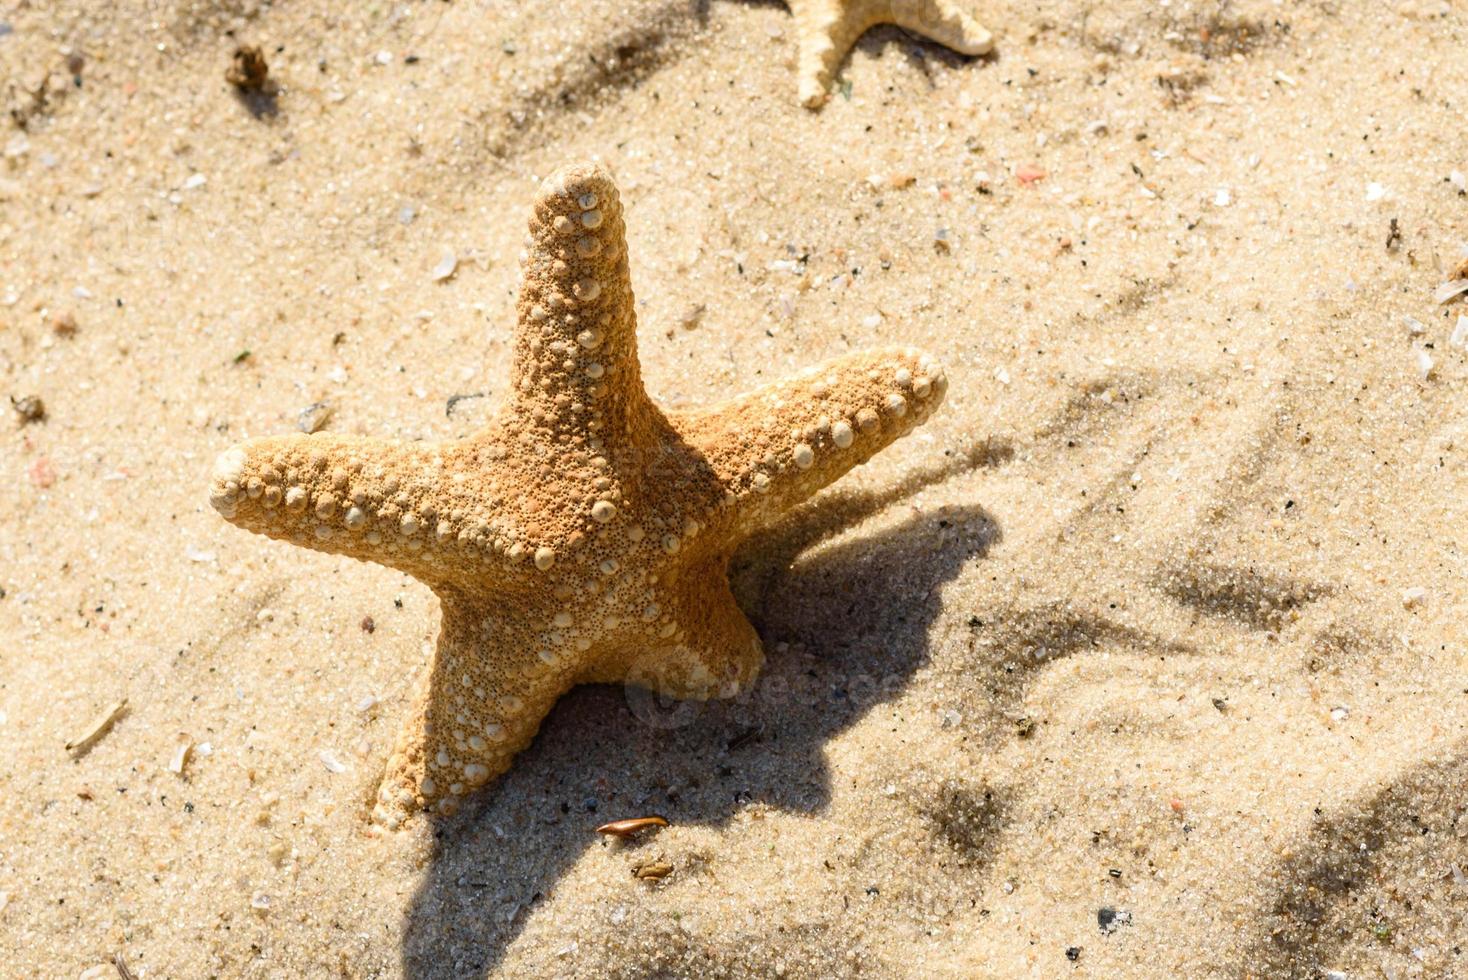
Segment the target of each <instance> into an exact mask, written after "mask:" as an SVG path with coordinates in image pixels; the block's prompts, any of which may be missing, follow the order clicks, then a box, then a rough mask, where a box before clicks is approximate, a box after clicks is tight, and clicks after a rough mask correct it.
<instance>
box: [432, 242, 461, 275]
mask: <svg viewBox="0 0 1468 980" xmlns="http://www.w3.org/2000/svg"><path fill="white" fill-rule="evenodd" d="M458 268H459V256H458V255H456V254H455V253H454V250H453V249H445V250H444V253H443V256H442V257H441V258H439V260H438V264H437V265H435V266H434V267H433V281H434V282H443V281H444V280H446V279H448V278H450V277H451V276H452V275H453V274H454V272H455V271H457V270H458Z"/></svg>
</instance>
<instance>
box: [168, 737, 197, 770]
mask: <svg viewBox="0 0 1468 980" xmlns="http://www.w3.org/2000/svg"><path fill="white" fill-rule="evenodd" d="M193 752H194V740H193V738H192V737H191V736H190V735H189V733H188V732H179V733H178V739H177V741H176V742H175V743H174V747H173V755H171V756H170V757H169V759H168V771H169V772H171V773H173V774H174V775H175V776H182V775H183V774H184V769H185V768H187V767H188V764H189V758H190V756H192V755H193Z"/></svg>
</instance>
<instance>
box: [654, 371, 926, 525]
mask: <svg viewBox="0 0 1468 980" xmlns="http://www.w3.org/2000/svg"><path fill="white" fill-rule="evenodd" d="M947 384H948V382H947V379H946V377H945V376H944V374H943V369H942V367H941V366H940V365H938V363H937V362H936V361H934V360H933V359H932V358H931V357H929V356H928V355H927V354H925V353H924V352H923V351H920V350H916V349H914V348H910V347H905V348H886V349H879V350H871V351H862V352H860V353H856V354H849V355H847V356H845V357H839V358H836V359H834V360H831V361H827V362H826V363H824V364H821V365H817V366H816V367H815V368H813V369H810V370H807V371H803V372H801V373H800V374H798V375H796V376H795V377H793V378H788V379H786V380H783V381H777V382H775V383H773V384H770V385H767V386H765V387H763V388H760V389H758V390H756V391H753V392H750V393H749V394H747V395H743V396H741V397H739V398H736V399H734V400H733V401H730V402H726V403H724V404H723V405H719V406H715V407H714V408H712V409H709V410H707V411H704V412H698V413H690V414H683V415H675V416H674V417H673V425H674V427H675V428H676V429H677V430H678V432H679V433H680V435H681V436H682V437H683V438H684V439H685V440H686V441H687V442H688V443H689V444H690V445H692V446H693V447H694V448H695V449H696V450H697V451H698V452H699V453H700V454H701V455H702V456H703V458H704V459H705V460H706V461H707V462H708V464H709V465H710V467H711V468H712V469H713V471H714V473H715V474H716V476H717V478H718V480H719V482H720V483H721V484H722V485H723V487H724V500H723V504H722V506H721V507H720V509H719V510H718V511H717V512H716V515H715V517H714V519H713V521H712V522H711V524H713V525H717V524H726V525H729V526H732V527H733V528H734V529H735V532H736V533H749V532H752V531H754V530H757V529H758V528H760V527H762V526H765V525H767V524H769V523H770V522H771V521H772V520H773V519H775V518H776V517H778V516H779V515H780V514H782V513H783V512H785V511H787V510H789V509H790V508H791V507H794V506H795V505H796V504H799V503H800V502H802V501H803V500H805V499H806V498H808V497H810V496H811V495H813V494H815V493H816V492H817V491H818V490H820V489H821V488H823V487H825V486H827V485H828V484H830V483H832V482H833V481H835V480H836V479H838V478H839V477H840V476H841V475H842V474H844V473H846V472H847V471H848V470H850V469H851V468H852V467H853V466H856V465H858V464H860V463H864V462H866V461H867V460H868V459H870V458H871V457H872V456H873V455H875V454H876V453H877V452H878V451H879V450H881V449H883V448H885V447H886V446H888V445H890V444H891V443H892V442H894V441H895V440H896V439H898V438H900V437H902V436H904V435H906V434H907V433H908V432H910V431H911V430H912V429H913V428H915V427H916V426H918V425H920V424H922V423H923V422H925V421H927V419H928V416H929V415H930V414H932V412H933V410H934V409H935V408H937V407H938V405H939V403H941V402H942V401H943V394H944V391H945V390H946V389H947Z"/></svg>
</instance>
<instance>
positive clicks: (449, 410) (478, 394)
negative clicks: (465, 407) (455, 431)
mask: <svg viewBox="0 0 1468 980" xmlns="http://www.w3.org/2000/svg"><path fill="white" fill-rule="evenodd" d="M485 394H486V393H485V392H483V391H471V392H468V393H467V394H463V395H450V396H449V400H448V403H447V404H445V405H444V409H443V414H444V415H445V416H446V417H452V416H453V414H454V409H456V408H458V407H459V402H463V401H469V400H470V399H471V398H483V397H484V396H485Z"/></svg>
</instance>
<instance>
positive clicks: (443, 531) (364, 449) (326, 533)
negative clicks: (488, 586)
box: [209, 433, 496, 582]
mask: <svg viewBox="0 0 1468 980" xmlns="http://www.w3.org/2000/svg"><path fill="white" fill-rule="evenodd" d="M466 451H468V452H472V451H473V449H472V447H463V446H460V445H459V444H438V443H428V442H421V443H404V442H397V441H393V440H387V439H374V438H369V437H363V436H348V435H341V434H338V433H318V434H316V435H309V436H307V435H299V434H293V435H285V436H266V437H264V438H259V439H250V440H247V441H245V442H242V443H239V444H237V445H235V446H233V447H232V448H230V449H228V450H226V451H225V452H223V453H221V454H220V456H219V458H218V459H217V460H216V461H215V464H214V472H213V474H212V478H211V480H210V490H209V502H210V503H211V504H213V505H214V508H215V509H216V510H217V511H219V513H220V514H221V515H222V516H224V517H225V518H226V519H228V520H229V521H230V522H231V523H233V524H235V525H237V526H239V527H243V528H245V529H246V530H250V531H254V532H256V533H258V534H264V535H267V536H268V537H272V538H276V539H281V540H286V541H290V542H292V543H294V544H299V545H302V546H304V547H308V548H314V549H315V550H317V551H326V552H330V553H332V554H338V555H348V556H350V557H352V558H358V559H361V560H363V561H372V562H377V563H378V564H381V565H388V566H391V567H393V568H398V569H401V570H402V571H405V572H408V573H409V574H410V575H414V576H416V577H418V578H420V579H423V580H424V581H428V582H433V581H436V580H439V579H444V578H447V577H452V576H453V570H454V568H456V567H458V568H463V567H465V566H467V565H468V564H470V563H471V562H472V561H473V560H475V559H489V558H491V557H496V556H495V552H494V548H495V545H494V542H493V541H492V540H491V538H492V536H493V531H492V529H490V528H489V527H487V525H486V522H485V521H483V520H480V519H479V517H478V515H477V514H476V513H475V512H476V511H478V510H481V509H482V505H483V501H477V500H472V499H465V500H464V501H463V503H464V504H465V507H467V508H468V510H467V511H466V510H465V509H464V508H463V507H456V506H455V505H456V504H457V503H459V502H460V501H459V500H458V499H456V496H455V494H454V492H453V482H454V481H453V480H452V479H451V478H449V476H450V474H451V473H452V471H453V470H455V469H457V468H458V466H459V463H460V459H459V457H460V456H462V455H463V454H464V453H465V452H466ZM460 496H462V497H464V498H472V496H473V495H472V493H468V492H464V493H462V494H460ZM456 519H457V523H456ZM481 549H482V550H481Z"/></svg>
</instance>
